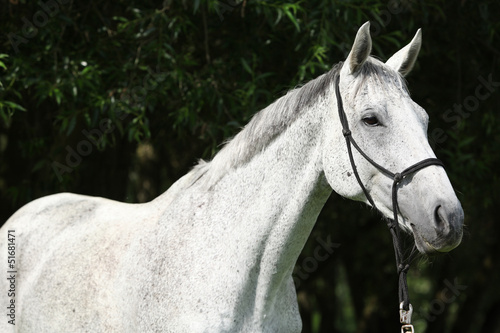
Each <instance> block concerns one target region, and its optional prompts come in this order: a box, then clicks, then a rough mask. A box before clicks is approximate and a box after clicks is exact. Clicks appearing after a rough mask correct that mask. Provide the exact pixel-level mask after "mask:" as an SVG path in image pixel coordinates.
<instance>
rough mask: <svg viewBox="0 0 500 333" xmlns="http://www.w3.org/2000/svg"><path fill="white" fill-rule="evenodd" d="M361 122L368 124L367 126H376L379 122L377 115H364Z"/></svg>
mask: <svg viewBox="0 0 500 333" xmlns="http://www.w3.org/2000/svg"><path fill="white" fill-rule="evenodd" d="M363 122H364V123H365V124H366V125H368V126H377V125H379V124H380V123H379V122H378V119H377V117H375V116H369V117H364V118H363Z"/></svg>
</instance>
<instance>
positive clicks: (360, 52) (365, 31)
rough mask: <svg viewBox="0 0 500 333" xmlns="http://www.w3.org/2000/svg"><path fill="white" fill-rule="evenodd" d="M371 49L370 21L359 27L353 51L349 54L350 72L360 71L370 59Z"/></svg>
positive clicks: (347, 61)
mask: <svg viewBox="0 0 500 333" xmlns="http://www.w3.org/2000/svg"><path fill="white" fill-rule="evenodd" d="M371 50H372V38H371V37H370V22H366V23H365V24H363V25H362V26H361V28H359V30H358V33H357V34H356V38H355V39H354V44H353V45H352V49H351V52H350V53H349V55H348V56H347V60H346V63H347V64H348V65H349V74H356V73H357V72H358V71H359V69H360V68H361V66H363V64H364V63H365V61H366V59H368V56H369V55H370V52H371Z"/></svg>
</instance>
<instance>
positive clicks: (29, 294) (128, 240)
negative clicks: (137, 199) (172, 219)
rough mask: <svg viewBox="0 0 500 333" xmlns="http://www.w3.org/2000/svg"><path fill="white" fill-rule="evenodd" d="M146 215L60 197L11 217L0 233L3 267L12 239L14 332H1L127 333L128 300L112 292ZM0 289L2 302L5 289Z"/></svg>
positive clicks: (139, 209)
mask: <svg viewBox="0 0 500 333" xmlns="http://www.w3.org/2000/svg"><path fill="white" fill-rule="evenodd" d="M148 208H149V209H144V205H132V204H124V203H120V202H116V201H112V200H107V199H103V198H97V197H88V196H82V195H76V194H70V193H61V194H55V195H51V196H47V197H43V198H40V199H37V200H35V201H33V202H31V203H29V204H27V205H25V206H24V207H22V208H21V209H20V210H19V211H17V212H16V213H15V214H14V215H13V216H12V217H11V218H10V219H9V220H8V221H7V222H6V224H5V225H4V226H3V227H2V229H1V230H2V232H1V233H0V234H1V238H0V251H1V256H2V257H3V258H4V259H5V260H2V261H3V262H7V258H5V257H6V256H7V246H8V244H7V243H8V241H7V234H8V233H11V234H12V235H14V237H15V240H14V243H15V266H14V269H15V271H16V272H17V273H16V292H15V297H14V298H13V299H14V301H15V306H16V321H15V324H16V325H15V326H14V325H11V324H7V323H6V321H5V320H4V321H2V323H1V324H0V328H2V329H1V331H2V332H4V331H5V332H7V330H8V329H11V330H12V331H15V330H14V327H15V328H16V329H17V330H19V331H23V332H45V331H47V332H48V331H82V329H83V327H84V326H85V329H83V330H84V331H87V330H90V331H106V332H115V331H116V332H118V331H123V332H126V331H127V329H129V327H127V326H123V325H126V324H127V323H128V324H130V319H129V318H128V319H127V318H124V317H126V316H128V315H129V314H127V309H126V307H124V306H123V304H126V299H125V298H126V297H127V296H128V295H127V294H126V293H123V290H120V288H119V287H118V288H117V287H116V285H115V284H120V281H121V279H123V267H124V266H126V265H127V263H126V262H125V261H127V260H130V259H131V257H133V256H132V255H131V254H130V253H129V252H130V251H129V249H130V248H133V247H134V235H136V233H137V232H138V231H139V230H141V228H144V227H146V225H145V224H148V223H154V220H156V219H155V212H154V210H155V209H154V207H151V206H150V207H148ZM151 208H153V211H152V210H151ZM0 281H1V282H0V287H1V288H2V289H1V290H2V299H5V296H4V295H6V293H4V292H3V291H4V290H7V289H8V286H7V285H6V282H8V281H6V280H5V279H0ZM7 301H10V300H7ZM2 304H5V302H2ZM102 314H106V316H105V318H104V317H103V316H102ZM2 325H4V326H2Z"/></svg>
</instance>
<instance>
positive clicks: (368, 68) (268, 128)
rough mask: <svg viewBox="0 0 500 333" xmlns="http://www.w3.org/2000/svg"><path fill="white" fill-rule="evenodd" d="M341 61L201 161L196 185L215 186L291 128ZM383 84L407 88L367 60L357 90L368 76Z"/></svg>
mask: <svg viewBox="0 0 500 333" xmlns="http://www.w3.org/2000/svg"><path fill="white" fill-rule="evenodd" d="M342 64H343V63H342V62H339V63H337V64H336V65H335V66H333V68H332V69H331V70H330V71H328V72H327V73H325V74H323V75H321V76H319V77H317V78H316V79H313V80H311V81H309V82H307V83H306V84H304V85H303V86H301V87H298V88H295V89H292V90H290V91H288V93H287V94H286V95H284V96H282V97H280V98H279V99H277V100H276V101H274V103H272V104H270V105H269V106H267V107H266V108H264V109H262V110H261V111H259V112H257V113H256V114H255V115H254V116H253V117H252V119H251V120H250V122H249V123H248V124H247V125H246V126H245V127H244V128H243V129H242V130H241V131H240V132H239V133H238V134H237V135H236V136H234V138H232V139H230V140H228V141H227V142H226V143H225V145H224V147H223V148H222V149H221V150H220V151H219V152H218V153H217V154H216V155H215V157H214V158H213V159H212V161H210V162H205V161H203V160H200V162H199V163H198V165H197V166H195V167H194V168H193V170H192V171H191V172H192V173H193V178H192V179H193V182H196V181H198V180H200V179H202V178H203V180H202V181H203V183H204V184H205V185H206V186H207V187H211V186H213V185H214V184H215V183H217V181H218V180H219V179H220V178H222V177H223V176H224V175H225V174H226V173H227V172H228V171H229V170H231V169H234V168H237V167H239V166H241V165H244V164H245V163H247V162H248V161H249V160H251V159H252V157H253V156H255V155H256V154H258V153H259V152H261V151H262V150H264V148H265V147H267V146H268V145H269V144H270V143H271V142H272V141H273V140H274V139H275V138H276V137H277V136H278V135H279V134H280V133H282V132H283V131H284V130H285V129H286V128H288V127H289V126H290V125H291V124H292V123H293V122H294V121H295V120H296V119H297V118H298V117H299V116H300V115H301V114H302V112H303V111H304V110H306V109H307V107H308V106H310V105H311V104H312V103H314V102H316V101H317V100H318V98H320V97H322V96H324V95H325V93H326V92H327V91H328V88H329V87H331V86H332V85H333V84H334V81H335V78H336V77H337V75H339V73H340V69H341V68H342ZM373 76H374V77H375V78H376V79H377V80H380V81H382V80H383V79H386V78H388V77H390V79H391V80H394V79H395V77H397V78H396V80H397V81H398V82H399V85H400V87H402V88H403V89H404V90H406V91H407V89H406V84H405V82H404V79H403V78H402V77H401V76H400V75H399V74H398V73H396V72H395V71H391V70H388V67H387V66H384V64H383V63H382V62H380V61H379V60H376V59H374V58H370V59H368V61H366V62H365V64H364V65H363V67H362V69H361V71H360V72H359V77H360V80H356V81H357V82H358V87H357V88H356V89H355V90H356V91H357V90H358V89H359V86H361V85H363V83H364V82H365V81H366V79H367V78H368V77H373Z"/></svg>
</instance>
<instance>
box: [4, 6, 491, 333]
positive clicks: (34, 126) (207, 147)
mask: <svg viewBox="0 0 500 333" xmlns="http://www.w3.org/2000/svg"><path fill="white" fill-rule="evenodd" d="M0 6H1V8H2V11H1V12H0V27H1V29H0V31H1V33H2V35H1V39H0V196H1V198H0V201H1V208H2V209H1V211H0V221H2V222H3V221H5V220H6V219H7V218H8V217H9V216H10V215H11V214H13V213H14V212H15V210H16V209H18V208H19V207H20V206H22V205H23V204H25V203H27V202H29V201H31V200H34V199H36V198H38V197H41V196H44V195H47V194H51V193H56V192H60V191H71V192H76V193H82V194H88V195H98V196H103V197H108V198H112V199H117V200H121V201H128V202H144V201H148V200H151V199H152V198H154V197H156V196H157V195H159V194H160V193H162V192H163V191H165V190H166V189H167V188H168V186H170V185H171V184H172V183H173V182H174V181H175V180H176V179H177V178H179V177H180V176H181V175H183V174H184V173H186V172H187V171H188V170H189V168H190V167H192V166H193V165H194V164H195V163H196V161H197V159H198V158H210V157H211V156H212V155H213V154H214V153H215V152H216V151H217V150H218V149H219V147H220V143H222V142H223V141H224V140H225V139H227V138H230V137H231V136H233V135H234V134H236V133H237V132H238V131H239V129H240V128H241V127H242V126H243V125H244V124H245V123H246V122H247V121H248V120H249V119H250V117H251V116H252V115H253V114H254V113H255V112H257V111H259V110H260V109H261V108H263V107H265V106H266V105H268V104H269V103H271V102H272V101H273V100H275V99H276V98H277V97H279V96H281V95H282V94H283V93H284V92H286V91H287V90H288V89H290V88H293V87H295V86H296V85H299V84H301V83H303V82H305V81H307V80H309V79H311V78H314V77H317V76H318V75H320V74H321V73H323V72H325V71H327V70H328V69H329V68H331V66H332V65H333V64H334V63H336V62H338V61H341V60H344V59H345V57H346V55H347V52H348V51H349V49H350V45H351V43H352V41H353V39H354V36H355V33H356V30H357V29H358V27H359V26H361V24H363V23H364V22H366V21H368V20H370V21H371V22H372V36H373V48H374V50H373V53H374V54H375V55H376V56H378V57H380V58H382V59H383V60H386V59H387V58H388V57H389V56H390V55H392V54H393V53H394V52H395V51H397V50H398V49H399V48H401V47H402V46H403V45H405V44H406V43H407V42H409V41H410V39H411V38H412V37H413V34H414V33H415V31H416V30H417V28H419V27H421V28H422V29H423V48H422V51H421V54H420V57H419V60H418V61H417V64H416V68H415V69H414V71H413V73H412V74H411V75H410V76H409V77H408V81H409V87H410V90H411V91H412V94H413V98H414V99H415V101H417V102H418V103H419V104H421V105H422V106H423V107H424V108H425V109H426V110H427V111H428V113H429V115H430V117H431V123H430V126H429V139H430V141H431V143H432V145H433V146H434V149H435V151H436V154H437V155H438V157H439V158H441V159H442V160H443V161H444V162H445V164H446V165H447V171H448V174H449V176H450V178H451V179H452V182H453V184H454V186H455V188H456V190H457V192H458V195H459V197H460V199H461V201H462V203H463V206H464V210H465V213H466V225H467V230H466V235H465V237H464V241H463V244H462V245H461V246H460V247H459V248H458V249H456V250H454V251H453V252H451V253H450V254H449V255H444V256H441V257H432V258H423V259H421V260H420V261H418V260H417V261H416V263H415V264H414V267H413V269H412V270H411V272H410V277H409V283H410V289H411V297H412V303H413V304H414V306H415V314H414V322H415V324H416V327H417V331H418V332H427V333H431V332H454V333H455V332H474V333H475V332H498V331H499V330H500V323H499V321H498V320H497V318H498V315H499V312H500V288H499V287H498V286H497V281H498V280H499V279H500V276H499V275H500V266H499V265H500V261H499V259H498V258H499V257H498V255H497V254H498V253H499V251H500V248H499V247H500V245H499V244H500V243H499V242H498V240H497V237H498V235H500V226H499V224H498V223H497V222H498V220H497V218H498V216H497V215H496V211H495V209H496V208H495V207H496V205H497V204H498V203H499V201H500V200H499V199H500V198H499V195H498V193H499V190H498V189H499V186H500V182H499V173H498V170H499V169H500V160H499V157H500V154H499V149H500V148H499V147H500V128H499V124H500V117H499V116H498V114H497V113H498V112H499V110H498V108H499V105H500V100H499V96H500V94H499V91H500V72H499V68H500V67H499V55H500V48H499V45H500V38H499V32H500V23H499V22H500V21H499V20H498V17H500V10H499V4H498V1H494V0H480V1H444V0H439V1H430V0H423V1H417V0H401V1H397V0H396V1H387V2H385V1H375V0H370V1H340V0H339V1H316V0H314V1H296V2H291V1H290V2H287V1H273V2H272V1H247V0H243V1H241V0H238V1H234V0H227V1H226V0H224V1H223V0H220V1H219V0H197V1H193V2H190V1H171V0H166V1H163V3H161V2H154V1H149V0H146V1H100V2H95V1H90V2H76V1H69V0H61V1H59V2H56V0H46V1H44V0H42V1H41V2H38V3H37V2H35V1H31V2H27V1H17V0H2V1H1V2H0ZM497 82H498V83H497ZM318 238H319V239H322V240H326V239H327V238H329V239H330V240H331V241H332V242H333V243H336V244H338V245H339V246H338V247H337V248H335V251H334V252H333V253H332V254H330V256H329V257H328V258H327V259H325V260H321V261H320V260H316V265H314V267H313V266H311V265H312V263H313V262H312V261H311V260H305V259H307V258H311V257H312V258H314V253H315V252H314V250H315V249H316V247H317V246H319V245H318V244H320V243H318ZM407 243H408V244H411V240H408V241H407ZM393 260H394V259H393V253H392V245H391V240H390V237H389V233H388V232H387V230H386V227H385V224H384V223H382V222H380V220H379V217H378V215H377V214H375V213H370V211H369V209H367V208H361V207H360V204H357V203H352V202H349V201H346V200H343V199H340V198H339V197H338V196H336V195H332V198H331V200H330V202H329V203H328V205H327V206H326V207H325V210H324V212H323V213H322V214H321V216H320V219H319V222H318V224H317V226H316V228H315V229H314V230H313V233H312V235H311V238H310V241H309V242H308V244H306V247H305V250H304V253H303V255H302V256H301V258H299V261H298V264H297V272H296V274H302V278H301V280H300V285H299V286H298V297H299V303H300V305H301V309H302V315H303V321H304V332H390V331H392V332H396V331H398V330H399V323H398V312H397V283H396V273H395V271H396V269H395V267H394V261H393ZM301 265H305V266H301ZM307 265H309V266H307ZM313 268H314V269H313ZM305 273H307V274H305ZM304 276H306V277H305V278H304ZM450 286H451V287H450ZM465 287H466V288H465Z"/></svg>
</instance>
